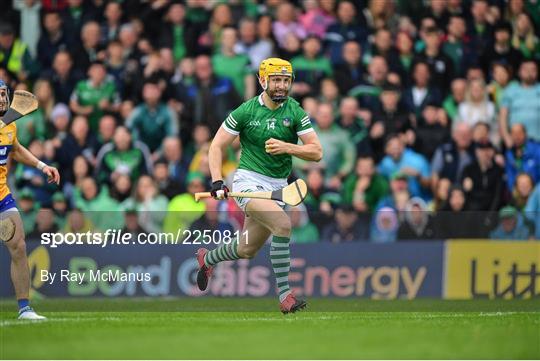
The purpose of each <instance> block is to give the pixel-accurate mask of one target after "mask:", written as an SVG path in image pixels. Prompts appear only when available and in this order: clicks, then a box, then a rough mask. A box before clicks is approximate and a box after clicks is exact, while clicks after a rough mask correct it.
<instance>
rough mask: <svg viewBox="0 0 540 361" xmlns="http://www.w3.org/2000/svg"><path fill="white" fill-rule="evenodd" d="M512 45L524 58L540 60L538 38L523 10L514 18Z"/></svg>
mask: <svg viewBox="0 0 540 361" xmlns="http://www.w3.org/2000/svg"><path fill="white" fill-rule="evenodd" d="M512 46H513V47H514V49H516V50H519V51H520V52H521V55H523V57H524V58H525V59H532V60H540V40H538V37H537V36H536V34H535V33H534V27H533V24H532V21H531V18H530V16H529V14H527V13H525V12H523V13H521V14H519V15H518V16H517V18H516V22H515V27H514V36H513V37H512Z"/></svg>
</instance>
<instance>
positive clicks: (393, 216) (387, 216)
mask: <svg viewBox="0 0 540 361" xmlns="http://www.w3.org/2000/svg"><path fill="white" fill-rule="evenodd" d="M398 222H399V221H398V217H397V212H396V210H395V209H393V208H390V207H383V208H381V209H379V210H377V212H375V215H374V216H373V221H372V223H371V228H370V234H369V239H370V240H371V242H374V243H391V242H395V241H396V239H397V230H398V224H399V223H398Z"/></svg>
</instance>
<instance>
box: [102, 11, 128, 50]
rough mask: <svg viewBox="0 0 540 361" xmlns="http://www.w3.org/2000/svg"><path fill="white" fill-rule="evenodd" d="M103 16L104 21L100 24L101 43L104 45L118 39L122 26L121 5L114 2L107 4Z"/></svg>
mask: <svg viewBox="0 0 540 361" xmlns="http://www.w3.org/2000/svg"><path fill="white" fill-rule="evenodd" d="M103 15H104V16H105V19H104V21H103V22H102V23H101V43H102V44H106V43H108V42H109V41H113V40H116V39H118V35H119V34H120V25H122V24H121V21H122V15H123V14H122V5H121V4H120V3H118V2H115V1H112V2H109V3H107V4H106V5H105V11H104V12H103Z"/></svg>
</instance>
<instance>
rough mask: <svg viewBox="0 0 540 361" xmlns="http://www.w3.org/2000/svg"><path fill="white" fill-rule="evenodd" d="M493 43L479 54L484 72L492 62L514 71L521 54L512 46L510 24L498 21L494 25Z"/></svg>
mask: <svg viewBox="0 0 540 361" xmlns="http://www.w3.org/2000/svg"><path fill="white" fill-rule="evenodd" d="M493 31H494V38H495V39H494V40H495V41H494V42H493V45H491V46H490V47H488V48H486V49H485V51H484V53H483V54H482V55H481V56H480V60H479V61H480V65H481V66H482V70H483V71H484V73H485V74H489V71H490V70H491V67H492V65H493V64H494V63H499V64H502V65H504V66H505V67H507V68H508V69H511V70H513V71H516V70H517V69H518V67H519V64H520V63H521V60H522V58H523V56H522V55H521V53H520V52H519V50H516V49H514V48H513V47H512V44H511V38H512V26H511V25H510V24H509V23H506V22H499V23H497V24H496V25H495V27H494V29H493Z"/></svg>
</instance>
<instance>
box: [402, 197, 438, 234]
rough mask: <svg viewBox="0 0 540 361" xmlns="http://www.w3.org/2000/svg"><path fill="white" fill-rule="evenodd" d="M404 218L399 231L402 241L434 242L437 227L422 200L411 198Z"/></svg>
mask: <svg viewBox="0 0 540 361" xmlns="http://www.w3.org/2000/svg"><path fill="white" fill-rule="evenodd" d="M404 213H405V214H404V217H403V220H402V222H401V223H400V225H399V228H398V231H397V238H398V240H400V241H407V240H410V241H417V240H423V241H424V240H432V239H434V238H435V235H436V233H435V225H434V223H433V218H432V217H431V215H430V214H429V211H428V208H427V204H426V202H424V200H422V199H421V198H416V197H415V198H411V199H410V200H409V201H408V202H407V206H406V207H405V212H404Z"/></svg>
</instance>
